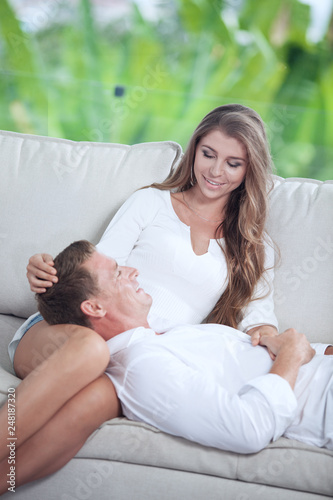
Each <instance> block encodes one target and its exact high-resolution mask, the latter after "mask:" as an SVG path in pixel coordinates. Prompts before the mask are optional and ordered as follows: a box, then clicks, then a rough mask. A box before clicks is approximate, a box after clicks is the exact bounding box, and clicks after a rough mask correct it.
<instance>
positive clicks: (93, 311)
mask: <svg viewBox="0 0 333 500" xmlns="http://www.w3.org/2000/svg"><path fill="white" fill-rule="evenodd" d="M81 311H82V312H83V313H84V314H85V315H86V316H90V317H93V318H103V316H105V309H104V308H103V307H102V306H101V305H100V304H99V303H98V302H95V301H94V300H91V299H88V300H84V301H83V302H82V303H81Z"/></svg>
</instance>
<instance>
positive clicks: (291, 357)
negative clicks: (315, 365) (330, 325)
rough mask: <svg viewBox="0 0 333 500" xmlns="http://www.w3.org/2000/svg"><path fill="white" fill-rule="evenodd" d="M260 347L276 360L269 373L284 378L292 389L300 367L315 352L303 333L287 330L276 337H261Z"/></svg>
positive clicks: (309, 359) (292, 329)
mask: <svg viewBox="0 0 333 500" xmlns="http://www.w3.org/2000/svg"><path fill="white" fill-rule="evenodd" d="M260 345H262V346H265V347H267V348H268V349H270V351H271V352H272V353H273V354H274V355H275V357H276V359H275V362H274V364H273V367H272V369H271V371H270V373H276V374H277V375H280V376H281V377H283V378H285V379H286V380H287V381H288V382H289V383H290V385H291V387H292V388H294V385H295V382H296V378H297V375H298V371H299V369H300V367H301V366H302V365H304V364H306V363H308V362H309V361H311V359H312V358H313V356H314V355H315V353H316V352H315V350H314V349H312V347H311V345H310V343H309V341H308V340H307V338H306V336H305V335H304V334H303V333H299V332H297V331H296V330H295V329H294V328H289V329H288V330H286V331H285V332H283V333H281V334H280V335H277V336H274V337H272V336H268V335H266V336H262V337H261V338H260Z"/></svg>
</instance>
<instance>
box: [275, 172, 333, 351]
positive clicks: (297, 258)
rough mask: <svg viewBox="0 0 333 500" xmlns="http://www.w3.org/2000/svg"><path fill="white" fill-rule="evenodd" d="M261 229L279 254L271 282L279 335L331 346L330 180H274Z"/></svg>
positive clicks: (332, 187)
mask: <svg viewBox="0 0 333 500" xmlns="http://www.w3.org/2000/svg"><path fill="white" fill-rule="evenodd" d="M267 230H268V233H269V234H270V236H271V237H272V239H273V241H274V242H275V243H276V244H277V246H278V248H279V251H280V258H279V259H278V260H277V264H276V269H275V280H274V297H275V312H276V315H277V317H278V320H279V327H280V331H283V330H285V329H286V328H289V327H294V328H296V329H298V330H299V331H301V332H303V333H305V334H306V335H307V337H308V338H309V339H310V340H311V341H313V342H326V343H332V342H333V181H326V182H320V181H317V180H312V179H297V178H294V179H292V178H290V179H282V178H281V177H275V186H274V190H273V191H272V193H271V196H270V213H269V219H268V224H267Z"/></svg>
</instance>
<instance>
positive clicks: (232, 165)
mask: <svg viewBox="0 0 333 500" xmlns="http://www.w3.org/2000/svg"><path fill="white" fill-rule="evenodd" d="M228 165H229V167H232V168H237V167H239V166H240V163H229V162H228Z"/></svg>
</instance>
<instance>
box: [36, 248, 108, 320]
mask: <svg viewBox="0 0 333 500" xmlns="http://www.w3.org/2000/svg"><path fill="white" fill-rule="evenodd" d="M95 251H96V248H95V247H94V245H92V244H91V243H90V242H89V241H86V240H80V241H75V242H74V243H72V244H71V245H69V246H68V247H66V248H65V249H64V250H63V251H62V252H61V253H59V255H57V257H56V258H55V259H54V267H55V269H56V270H57V277H58V282H57V283H54V284H53V285H52V286H51V287H50V288H48V289H47V291H46V292H45V293H40V294H36V298H37V303H38V309H39V311H40V313H41V315H42V316H43V318H44V319H45V320H46V321H47V322H48V323H49V324H50V325H59V324H66V323H70V324H74V325H81V326H87V327H89V328H91V323H90V321H89V319H88V317H87V316H86V315H85V314H84V313H83V312H82V311H81V307H80V306H81V303H82V302H83V301H84V300H87V299H89V298H90V297H93V296H95V295H96V294H98V292H99V288H98V284H97V278H96V277H95V276H94V275H93V274H92V273H90V272H89V271H88V270H87V269H86V268H84V267H83V264H84V263H85V262H86V260H87V259H89V257H91V256H92V254H93V253H94V252H95Z"/></svg>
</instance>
